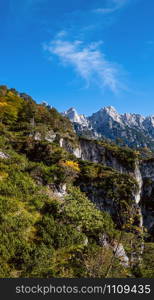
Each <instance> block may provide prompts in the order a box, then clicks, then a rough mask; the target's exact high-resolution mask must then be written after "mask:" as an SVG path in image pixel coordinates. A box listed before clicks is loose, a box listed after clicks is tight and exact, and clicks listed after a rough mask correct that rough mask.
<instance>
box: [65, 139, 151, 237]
mask: <svg viewBox="0 0 154 300" xmlns="http://www.w3.org/2000/svg"><path fill="white" fill-rule="evenodd" d="M63 146H64V147H67V150H68V151H70V152H71V153H73V154H74V155H75V156H76V157H77V158H80V159H82V160H83V161H91V162H93V163H100V164H103V165H104V166H107V167H111V168H113V169H114V170H116V171H117V172H119V174H125V175H126V176H128V177H127V178H126V181H127V180H128V179H129V176H130V177H131V178H134V179H135V181H136V183H137V186H138V188H137V189H135V188H134V187H133V186H132V189H131V194H130V198H131V202H132V211H133V212H134V214H136V215H137V218H136V224H137V225H138V226H139V227H140V228H141V229H142V227H143V225H144V226H145V227H147V229H148V231H150V233H152V232H153V225H154V212H153V210H152V205H153V201H154V162H153V161H152V162H151V161H148V162H147V161H145V162H142V163H141V164H139V161H138V160H135V163H134V166H133V165H129V164H128V163H127V161H121V160H120V159H119V157H118V156H117V157H116V156H115V154H114V152H113V151H111V150H109V149H107V148H106V147H105V146H102V145H101V144H99V143H98V142H96V141H90V140H86V139H80V141H79V145H78V147H77V148H75V149H72V148H71V149H70V148H69V147H68V145H66V143H64V142H63ZM119 176H120V175H119ZM121 180H122V179H121ZM147 181H148V182H147ZM82 190H83V191H84V192H87V194H88V196H89V198H90V199H91V200H92V201H93V202H95V203H96V205H97V206H98V207H99V208H100V209H103V210H106V211H108V212H110V214H111V215H115V214H116V213H115V211H116V210H117V206H116V205H115V203H114V202H113V200H112V199H111V198H108V197H107V196H106V194H104V190H103V188H101V187H100V188H98V186H97V187H95V186H92V185H91V183H90V184H87V187H84V188H83V187H82Z"/></svg>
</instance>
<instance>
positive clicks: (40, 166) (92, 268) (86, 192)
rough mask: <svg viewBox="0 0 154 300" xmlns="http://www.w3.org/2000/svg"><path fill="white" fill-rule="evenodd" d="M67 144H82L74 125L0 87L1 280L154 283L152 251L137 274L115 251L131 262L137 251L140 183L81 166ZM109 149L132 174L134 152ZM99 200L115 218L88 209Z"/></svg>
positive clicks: (95, 166) (93, 166) (110, 171)
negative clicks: (135, 204)
mask: <svg viewBox="0 0 154 300" xmlns="http://www.w3.org/2000/svg"><path fill="white" fill-rule="evenodd" d="M61 139H65V141H67V145H69V147H71V148H73V147H75V146H76V145H77V144H78V138H77V137H76V135H75V133H74V131H73V129H72V126H71V123H70V122H69V120H68V119H66V118H64V117H63V116H61V115H60V114H59V113H58V112H57V111H56V110H55V109H54V108H51V107H49V106H48V105H45V104H36V103H35V101H34V100H33V99H32V98H31V97H29V96H27V95H26V94H19V93H18V92H17V91H16V90H14V89H8V88H7V87H5V86H1V87H0V277H1V278H4V277H44V278H49V277H135V276H141V277H142V276H144V275H146V276H148V277H152V276H153V275H152V274H153V273H152V270H151V269H149V270H148V271H147V270H146V268H145V267H144V266H145V265H146V262H148V260H149V256H148V254H147V253H148V252H149V251H151V250H150V249H152V247H153V244H152V243H151V244H150V243H147V244H146V247H147V249H148V250H147V252H146V251H145V253H144V264H143V265H142V266H140V265H139V264H138V263H136V265H135V267H136V269H135V272H134V265H131V264H130V265H129V266H127V267H125V266H124V265H123V264H122V263H121V261H120V260H119V258H118V257H116V256H115V250H114V248H113V245H114V244H115V243H117V245H118V244H123V246H124V248H125V251H126V254H127V255H128V257H129V258H131V252H132V245H136V253H137V251H139V249H138V248H137V247H138V245H139V238H140V234H139V233H138V229H139V228H138V223H137V221H135V218H136V215H133V216H132V214H131V204H132V191H133V192H135V191H136V190H137V188H138V187H137V183H136V181H135V179H134V178H133V177H131V176H129V175H124V174H120V173H119V172H118V171H115V170H114V169H112V168H109V167H105V166H103V165H102V164H96V163H90V162H88V161H84V162H83V161H81V160H78V159H77V158H76V157H75V156H74V155H72V154H71V153H70V151H67V149H64V148H63V147H61V145H60V141H61ZM103 147H105V148H106V151H107V150H108V151H110V152H112V155H113V156H116V157H118V158H119V161H122V162H123V163H124V164H127V166H128V167H129V168H130V169H133V168H134V162H135V158H136V156H137V155H138V154H137V153H136V152H133V151H132V150H130V149H122V148H120V147H118V146H113V145H112V146H111V145H108V144H103ZM64 187H65V188H66V189H67V193H65V195H64V192H63V193H61V194H60V191H63V190H64ZM93 193H95V194H96V193H98V198H99V197H101V198H102V199H103V201H104V202H105V203H106V206H107V205H109V204H108V203H109V202H110V205H111V206H112V204H113V207H112V208H113V215H112V216H111V215H110V214H109V213H108V212H107V211H106V212H105V211H100V210H99V209H98V208H97V207H96V205H95V204H94V203H92V201H90V199H92V196H93ZM117 212H118V214H117ZM135 222H136V223H135ZM103 236H107V240H108V245H107V246H106V247H105V246H103V245H102V243H101V240H102V239H103Z"/></svg>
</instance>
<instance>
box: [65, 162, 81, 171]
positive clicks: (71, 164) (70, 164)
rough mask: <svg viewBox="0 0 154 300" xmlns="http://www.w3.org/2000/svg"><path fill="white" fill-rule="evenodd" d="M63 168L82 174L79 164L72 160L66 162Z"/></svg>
mask: <svg viewBox="0 0 154 300" xmlns="http://www.w3.org/2000/svg"><path fill="white" fill-rule="evenodd" d="M62 166H63V167H67V168H70V169H72V170H74V171H76V172H80V168H79V164H78V163H77V162H75V161H72V160H66V161H65V162H63V163H62Z"/></svg>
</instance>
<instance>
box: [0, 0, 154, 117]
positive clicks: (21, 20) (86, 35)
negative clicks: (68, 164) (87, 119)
mask: <svg viewBox="0 0 154 300" xmlns="http://www.w3.org/2000/svg"><path fill="white" fill-rule="evenodd" d="M153 16H154V1H153V0H147V1H145V0H78V1H72V0H56V1H55V0H23V1H21V0H5V1H4V0H3V1H0V36H1V39H0V84H6V85H8V86H9V87H15V88H16V89H17V90H19V91H21V92H26V93H28V94H30V95H31V96H32V97H33V98H34V99H35V100H37V101H38V102H41V101H47V102H48V103H49V104H50V105H53V106H55V107H56V108H57V109H58V110H59V111H64V110H66V109H68V108H69V107H71V106H73V107H76V108H77V110H78V111H79V112H80V113H84V114H86V115H90V114H91V113H92V112H95V111H97V110H98V109H100V108H101V107H104V106H107V105H112V106H114V107H115V108H116V109H117V110H118V111H119V112H120V113H123V112H135V113H141V114H144V115H149V114H154V30H153V28H154V17H153Z"/></svg>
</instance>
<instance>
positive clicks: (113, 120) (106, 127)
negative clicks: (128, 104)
mask: <svg viewBox="0 0 154 300" xmlns="http://www.w3.org/2000/svg"><path fill="white" fill-rule="evenodd" d="M64 115H65V116H66V117H68V118H69V119H70V121H71V122H72V123H74V124H76V126H75V131H76V132H77V133H79V135H82V133H83V135H84V136H85V132H88V134H89V133H90V132H91V134H90V136H91V137H94V138H104V137H105V138H107V139H110V140H113V141H116V140H117V138H121V139H122V140H123V141H124V143H125V144H127V145H128V146H130V147H134V146H135V147H148V148H150V149H154V116H148V117H144V116H142V115H140V114H135V113H125V114H119V113H118V112H117V111H116V109H115V108H114V107H113V106H107V107H103V108H101V109H100V110H99V111H97V112H96V113H93V114H92V116H90V117H86V116H84V115H81V114H78V113H77V111H76V110H75V109H74V108H70V109H69V110H68V111H66V112H65V113H64ZM78 131H79V132H78Z"/></svg>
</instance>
